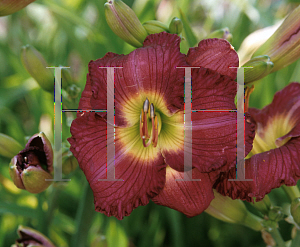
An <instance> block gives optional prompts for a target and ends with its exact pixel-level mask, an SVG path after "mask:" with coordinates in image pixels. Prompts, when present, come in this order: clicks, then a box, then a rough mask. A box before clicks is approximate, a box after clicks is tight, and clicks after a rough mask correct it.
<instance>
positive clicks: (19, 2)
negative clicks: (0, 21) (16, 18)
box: [0, 0, 35, 16]
mask: <svg viewBox="0 0 300 247" xmlns="http://www.w3.org/2000/svg"><path fill="white" fill-rule="evenodd" d="M34 1H35V0H0V16H4V15H10V14H13V13H15V12H17V11H19V10H21V9H23V8H25V7H26V6H27V5H28V4H30V3H32V2H34Z"/></svg>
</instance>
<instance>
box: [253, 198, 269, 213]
mask: <svg viewBox="0 0 300 247" xmlns="http://www.w3.org/2000/svg"><path fill="white" fill-rule="evenodd" d="M252 205H253V207H255V208H256V209H257V210H258V211H260V212H261V213H262V214H264V215H268V213H269V211H270V209H271V206H272V205H271V200H270V198H269V196H268V195H265V197H264V199H263V200H261V201H259V202H256V201H255V202H254V204H252Z"/></svg>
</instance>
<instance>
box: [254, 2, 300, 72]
mask: <svg viewBox="0 0 300 247" xmlns="http://www.w3.org/2000/svg"><path fill="white" fill-rule="evenodd" d="M299 27H300V6H298V7H297V8H296V9H294V10H293V11H292V12H291V13H290V14H289V15H288V16H287V18H286V19H285V20H284V21H283V23H282V24H281V25H280V27H279V28H278V29H277V30H276V31H275V33H274V34H273V35H272V36H271V37H270V38H269V39H268V40H267V41H266V42H265V43H264V44H263V45H262V46H261V47H260V48H259V49H258V50H257V51H256V52H255V53H254V54H253V56H252V57H256V56H259V55H265V54H266V55H268V56H269V57H270V58H271V61H272V62H273V63H274V68H273V70H272V72H275V71H277V70H279V69H282V68H284V67H286V66H288V65H289V64H291V63H293V62H294V61H296V60H297V59H299V57H300V29H299Z"/></svg>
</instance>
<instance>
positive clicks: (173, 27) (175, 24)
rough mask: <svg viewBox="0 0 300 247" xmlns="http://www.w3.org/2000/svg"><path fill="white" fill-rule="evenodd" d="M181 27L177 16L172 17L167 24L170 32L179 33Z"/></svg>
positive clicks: (180, 21) (181, 24)
mask: <svg viewBox="0 0 300 247" xmlns="http://www.w3.org/2000/svg"><path fill="white" fill-rule="evenodd" d="M182 29H183V23H182V20H180V19H179V18H177V17H174V18H173V19H172V21H171V22H170V25H169V30H170V33H175V34H180V33H181V32H182Z"/></svg>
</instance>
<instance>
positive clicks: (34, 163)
mask: <svg viewBox="0 0 300 247" xmlns="http://www.w3.org/2000/svg"><path fill="white" fill-rule="evenodd" d="M52 171H53V150H52V147H51V143H50V142H49V140H48V139H47V137H46V136H45V135H44V133H42V132H41V133H39V134H35V135H33V136H32V137H31V138H30V139H29V140H28V142H27V144H26V146H25V148H24V149H23V150H22V151H20V152H19V154H17V155H16V156H15V157H13V158H12V160H11V163H10V164H9V173H10V176H11V178H12V180H13V182H14V184H15V185H16V186H17V187H18V188H19V189H24V190H27V191H29V192H30V193H40V192H42V191H44V190H45V189H47V188H48V187H49V185H50V184H51V181H46V179H52V175H51V172H52Z"/></svg>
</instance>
